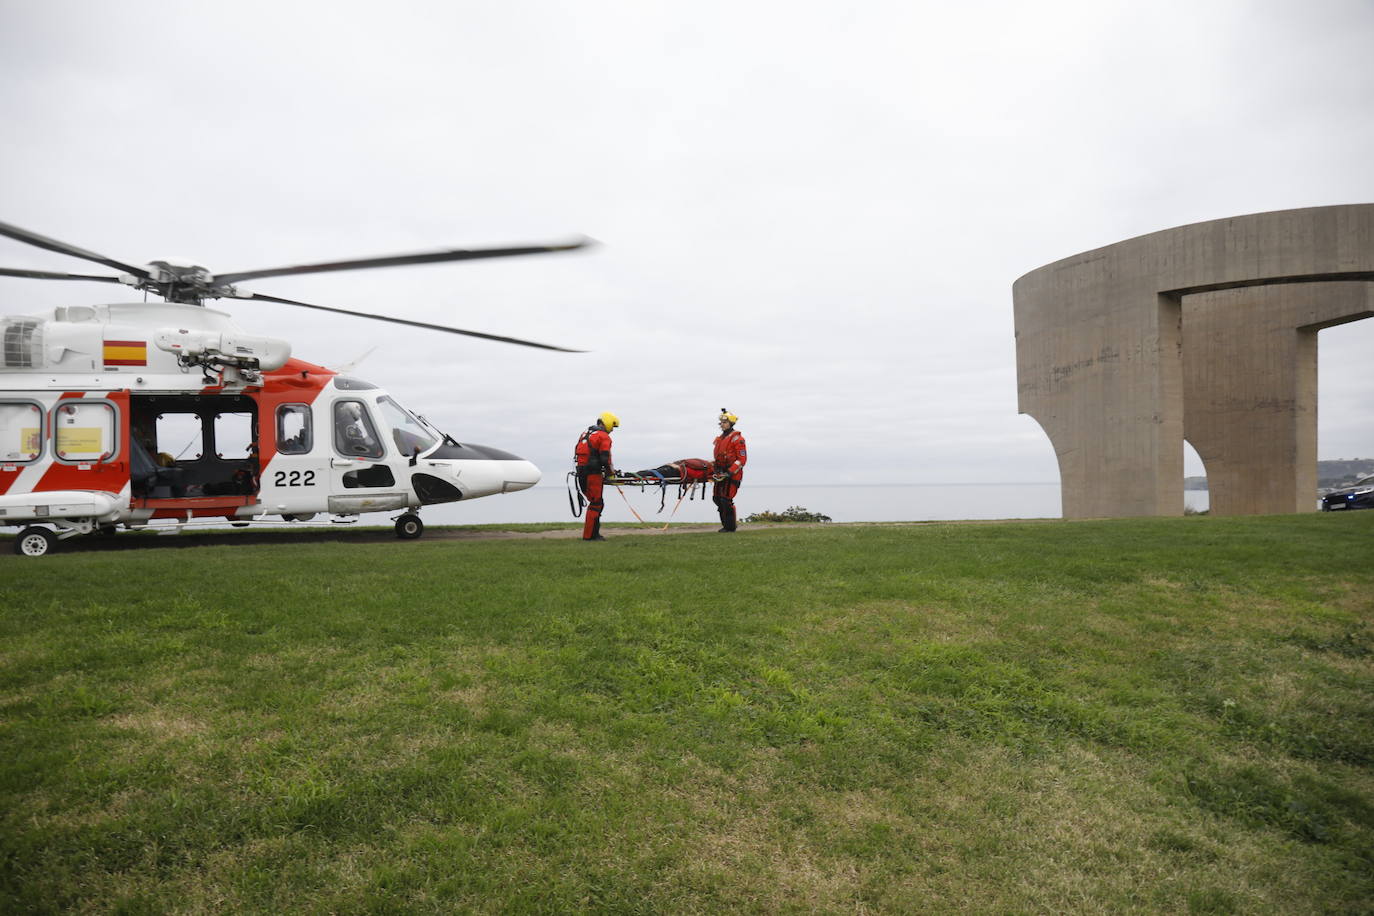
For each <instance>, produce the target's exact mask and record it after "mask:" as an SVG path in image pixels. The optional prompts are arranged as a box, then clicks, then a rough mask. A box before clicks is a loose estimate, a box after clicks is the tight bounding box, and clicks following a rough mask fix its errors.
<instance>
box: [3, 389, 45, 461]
mask: <svg viewBox="0 0 1374 916" xmlns="http://www.w3.org/2000/svg"><path fill="white" fill-rule="evenodd" d="M42 453H43V408H42V407H39V406H38V405H37V404H35V403H33V402H31V401H19V402H14V401H10V402H7V403H4V402H0V463H4V464H23V463H24V462H27V461H36V460H37V459H38V456H39V455H41V454H42Z"/></svg>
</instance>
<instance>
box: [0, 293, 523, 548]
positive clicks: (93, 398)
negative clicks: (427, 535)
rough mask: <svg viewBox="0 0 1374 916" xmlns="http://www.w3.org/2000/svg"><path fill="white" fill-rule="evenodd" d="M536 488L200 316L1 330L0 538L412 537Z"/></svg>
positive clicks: (509, 468) (144, 316)
mask: <svg viewBox="0 0 1374 916" xmlns="http://www.w3.org/2000/svg"><path fill="white" fill-rule="evenodd" d="M538 481H539V470H538V469H537V468H536V467H535V466H534V465H533V464H532V463H530V462H529V461H526V460H524V459H522V458H519V457H518V456H516V455H513V454H510V453H508V452H504V451H500V450H498V449H491V448H486V447H484V446H477V445H471V444H465V443H460V442H458V441H456V440H455V439H453V438H452V437H450V436H447V435H445V434H444V433H442V432H440V431H439V430H437V429H435V428H434V427H433V426H432V425H430V424H429V423H428V422H426V421H425V420H424V419H423V418H421V417H418V416H417V415H415V414H413V413H411V412H410V411H408V410H407V409H406V408H404V407H403V406H401V404H399V403H398V402H397V401H396V400H395V399H394V398H393V397H392V396H391V395H389V394H388V393H387V392H386V391H385V390H383V389H382V388H379V387H377V386H375V385H372V384H370V383H367V382H364V381H361V380H358V379H353V378H349V377H346V376H343V375H340V374H339V373H337V372H336V371H334V370H331V369H328V368H325V367H322V366H318V365H313V364H310V363H306V362H303V361H301V360H297V359H293V358H291V356H290V347H289V345H288V344H286V342H285V341H280V340H274V339H272V338H266V337H254V336H251V335H247V334H244V333H243V332H242V331H241V330H240V329H239V328H237V327H236V326H235V325H234V324H233V323H232V322H231V320H230V319H229V317H228V316H227V315H225V314H224V313H222V312H218V311H216V310H214V309H207V308H203V307H200V306H193V305H183V304H176V303H137V304H129V305H101V306H70V307H66V308H58V309H55V310H53V311H52V312H51V313H49V314H47V315H44V316H37V317H5V318H0V526H23V525H37V526H48V527H51V528H52V529H54V530H55V534H56V536H57V537H69V536H72V535H75V534H81V533H89V532H91V531H94V530H98V529H109V528H110V527H112V526H116V525H125V526H128V527H141V526H144V525H147V524H149V523H150V522H152V521H154V520H156V519H173V520H176V521H177V522H179V523H185V522H189V521H191V520H193V519H197V518H199V519H218V518H223V519H228V520H231V521H236V522H242V521H255V520H265V519H269V518H271V519H275V518H284V519H286V520H288V521H295V520H305V519H308V518H311V517H314V516H316V515H327V516H329V517H331V518H333V519H334V520H336V521H337V520H350V519H352V518H354V517H356V516H358V515H361V514H363V513H368V512H393V513H394V512H400V513H403V518H404V519H413V520H414V524H413V525H412V526H411V527H410V528H409V530H410V531H413V532H415V533H418V530H419V528H421V527H422V526H419V523H418V517H417V516H416V515H415V512H416V510H418V509H419V508H420V507H423V506H425V505H432V504H435V503H444V502H455V501H458V500H467V499H475V498H479V497H483V496H490V495H495V494H499V493H509V492H513V491H517V490H523V489H526V488H528V487H532V486H534V485H535V484H536V483H537V482H538ZM27 530H28V529H26V531H27ZM402 530H403V527H402V524H401V523H398V526H397V531H398V533H402ZM403 536H415V535H414V534H409V535H404V534H403ZM21 537H22V535H21Z"/></svg>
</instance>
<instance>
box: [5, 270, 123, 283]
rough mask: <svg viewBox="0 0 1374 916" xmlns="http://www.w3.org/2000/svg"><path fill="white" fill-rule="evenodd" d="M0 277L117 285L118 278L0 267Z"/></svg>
mask: <svg viewBox="0 0 1374 916" xmlns="http://www.w3.org/2000/svg"><path fill="white" fill-rule="evenodd" d="M0 277H27V278H28V279H30V280H102V281H104V282H106V283H118V282H119V278H118V277H97V276H94V275H93V274H60V273H54V272H53V271H50V270H20V269H19V268H17V267H0Z"/></svg>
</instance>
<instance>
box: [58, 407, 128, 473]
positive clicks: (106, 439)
mask: <svg viewBox="0 0 1374 916" xmlns="http://www.w3.org/2000/svg"><path fill="white" fill-rule="evenodd" d="M53 430H54V439H55V440H56V441H55V443H54V445H55V447H56V449H57V460H59V461H69V462H87V461H105V460H107V459H109V458H112V457H114V453H115V435H114V431H115V407H114V405H113V404H111V403H110V402H109V401H63V402H62V403H60V404H58V405H57V409H56V410H54V411H53Z"/></svg>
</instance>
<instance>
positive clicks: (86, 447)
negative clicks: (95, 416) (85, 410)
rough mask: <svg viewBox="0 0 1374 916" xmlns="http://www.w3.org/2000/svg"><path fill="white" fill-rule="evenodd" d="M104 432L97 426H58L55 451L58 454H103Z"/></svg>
mask: <svg viewBox="0 0 1374 916" xmlns="http://www.w3.org/2000/svg"><path fill="white" fill-rule="evenodd" d="M104 433H105V431H104V430H103V429H101V428H100V427H99V426H59V427H58V428H57V452H58V454H59V455H62V454H65V455H103V454H105V435H104Z"/></svg>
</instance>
